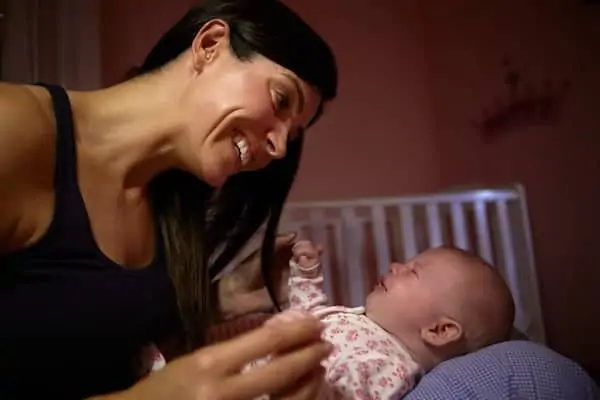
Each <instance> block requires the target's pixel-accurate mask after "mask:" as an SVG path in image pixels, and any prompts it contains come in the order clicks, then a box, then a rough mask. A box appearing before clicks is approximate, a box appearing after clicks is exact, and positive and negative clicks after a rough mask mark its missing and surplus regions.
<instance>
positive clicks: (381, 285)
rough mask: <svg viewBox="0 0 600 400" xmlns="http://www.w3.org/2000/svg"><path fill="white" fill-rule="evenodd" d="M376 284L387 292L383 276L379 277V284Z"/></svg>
mask: <svg viewBox="0 0 600 400" xmlns="http://www.w3.org/2000/svg"><path fill="white" fill-rule="evenodd" d="M377 286H380V287H381V288H383V290H385V291H386V292H387V287H385V277H383V276H382V277H381V278H379V284H378V285H377Z"/></svg>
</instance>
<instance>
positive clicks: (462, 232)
mask: <svg viewBox="0 0 600 400" xmlns="http://www.w3.org/2000/svg"><path fill="white" fill-rule="evenodd" d="M450 214H451V215H452V233H453V235H454V245H455V246H456V247H458V248H460V249H463V250H470V249H469V238H468V233H467V220H466V218H465V212H464V209H463V205H462V203H459V202H454V203H452V204H451V205H450Z"/></svg>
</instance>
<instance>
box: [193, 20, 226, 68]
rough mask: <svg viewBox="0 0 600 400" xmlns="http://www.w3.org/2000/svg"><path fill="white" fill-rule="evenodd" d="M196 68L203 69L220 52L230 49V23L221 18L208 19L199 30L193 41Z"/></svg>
mask: <svg viewBox="0 0 600 400" xmlns="http://www.w3.org/2000/svg"><path fill="white" fill-rule="evenodd" d="M191 49H192V57H193V62H194V69H195V70H196V72H201V71H202V69H203V68H204V67H205V66H206V65H208V64H210V63H211V62H213V61H214V60H215V59H216V58H217V57H218V56H219V53H220V52H222V51H224V50H228V49H229V25H228V24H227V22H225V21H223V20H221V19H213V20H211V21H208V22H207V23H206V24H204V26H203V27H202V28H201V29H200V30H199V31H198V33H197V34H196V37H195V38H194V41H193V42H192V47H191Z"/></svg>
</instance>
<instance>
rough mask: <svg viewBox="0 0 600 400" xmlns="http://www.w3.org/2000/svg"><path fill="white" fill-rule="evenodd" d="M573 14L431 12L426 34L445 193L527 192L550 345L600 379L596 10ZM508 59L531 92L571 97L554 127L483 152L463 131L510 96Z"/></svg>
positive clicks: (493, 4) (575, 5) (553, 10)
mask: <svg viewBox="0 0 600 400" xmlns="http://www.w3.org/2000/svg"><path fill="white" fill-rule="evenodd" d="M526 3H527V5H525V4H526ZM579 3H583V2H578V1H570V0H569V1H555V0H554V1H545V0H537V1H536V0H530V1H521V4H522V6H521V7H519V8H518V9H517V8H516V7H515V4H516V3H515V2H506V1H489V0H488V1H486V2H480V1H477V0H461V1H454V2H452V4H453V5H452V6H450V3H449V2H445V3H444V2H439V4H438V6H437V7H435V8H429V9H427V11H426V13H425V20H424V24H425V26H426V27H427V29H426V40H425V43H426V50H427V68H428V76H427V80H428V82H429V86H430V88H431V89H432V90H431V92H430V98H431V100H432V105H433V115H434V119H433V121H432V123H433V125H434V129H433V131H434V132H435V141H436V145H437V146H438V149H439V150H440V151H439V152H438V160H437V161H438V162H439V167H440V172H441V176H440V179H441V184H442V186H444V187H446V186H450V185H456V184H470V183H477V184H503V183H507V182H514V181H520V182H522V183H524V184H525V185H526V188H527V190H528V195H529V201H530V208H531V217H532V224H533V229H534V241H535V245H536V256H537V263H538V271H539V277H540V281H541V290H542V296H543V299H542V300H543V308H544V310H545V314H546V323H547V330H548V333H549V339H550V342H551V344H552V345H553V346H554V347H555V348H557V349H559V350H560V351H562V352H565V353H567V354H568V355H571V356H572V357H574V358H576V359H578V360H581V361H582V362H584V363H585V364H588V365H590V366H593V367H594V368H598V366H600V345H599V344H600V342H599V341H598V337H597V335H596V330H595V329H594V328H595V327H600V313H599V312H597V311H592V310H593V309H594V308H595V305H596V304H598V302H599V301H600V296H599V295H598V285H599V284H600V268H599V265H600V256H599V255H598V252H597V251H595V249H596V248H597V247H596V246H598V242H597V240H598V234H597V231H596V230H595V229H598V227H599V224H600V207H598V203H599V200H600V193H599V186H598V183H599V182H600V167H599V166H598V164H597V161H596V160H597V159H598V157H599V156H600V140H599V136H598V134H599V133H600V118H599V115H598V111H599V110H600V109H599V108H598V93H599V92H600V74H599V73H598V71H600V52H599V51H598V49H600V8H598V7H595V8H592V7H584V6H581V5H580V4H579ZM505 54H507V55H509V56H510V57H511V59H512V60H513V63H514V64H516V65H518V66H521V67H522V72H523V75H524V80H526V82H527V83H529V82H530V83H533V84H534V85H541V83H542V82H543V81H544V80H545V79H553V80H556V81H557V82H560V81H561V80H563V79H565V78H567V79H569V80H571V82H572V84H571V89H570V92H569V93H568V97H567V98H566V102H565V104H564V110H563V114H562V118H561V119H560V121H559V122H558V123H557V124H555V125H554V126H548V127H535V126H532V127H529V128H523V129H516V130H513V131H509V132H507V133H506V135H505V136H504V137H500V138H498V140H496V141H495V142H493V143H490V144H485V143H484V142H483V141H482V140H481V139H480V137H479V136H478V135H477V132H476V131H475V130H474V129H473V128H472V127H471V126H470V121H471V119H473V118H474V117H477V116H479V115H480V112H481V109H482V108H483V107H484V106H488V105H490V104H492V103H493V101H494V98H495V97H497V96H498V95H501V94H505V93H506V90H505V89H503V87H502V79H503V72H502V71H503V70H502V68H501V67H500V60H501V58H502V56H503V55H505ZM538 87H539V86H538ZM442 149H443V151H442Z"/></svg>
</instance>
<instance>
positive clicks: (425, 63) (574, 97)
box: [102, 0, 600, 367]
mask: <svg viewBox="0 0 600 400" xmlns="http://www.w3.org/2000/svg"><path fill="white" fill-rule="evenodd" d="M190 3H192V1H190V0H170V1H158V0H156V1H149V0H143V1H142V0H130V1H128V2H117V1H116V0H104V1H103V2H102V6H103V10H102V17H103V23H102V26H103V32H102V38H103V71H104V77H105V81H106V82H107V83H111V82H114V81H116V80H118V79H120V78H121V77H122V75H123V74H124V73H125V71H126V70H127V69H128V68H129V67H131V66H132V65H133V64H136V63H139V62H140V61H141V60H142V58H143V56H144V55H145V53H146V52H147V51H148V49H149V48H150V46H151V45H152V44H153V42H154V41H155V40H156V39H157V38H158V36H159V35H160V33H161V32H162V31H163V30H165V29H166V28H167V27H168V26H169V25H170V24H171V23H172V22H173V21H174V20H175V19H176V18H178V17H179V16H180V15H181V13H182V12H183V11H184V10H185V9H186V7H187V6H188V4H190ZM288 3H289V4H290V5H292V6H293V7H294V8H295V9H296V10H298V12H299V13H300V14H302V15H303V16H305V17H306V19H307V20H309V21H310V23H311V24H312V25H313V26H314V27H315V28H316V29H317V30H318V31H319V32H321V33H322V34H323V35H324V36H325V37H326V38H327V40H328V41H329V42H330V43H331V45H332V46H333V47H334V50H335V52H336V54H337V56H338V60H339V63H340V79H341V82H340V90H339V100H337V101H336V102H335V103H334V104H332V105H331V107H330V109H329V110H328V112H327V114H326V116H325V117H324V119H323V121H322V122H321V123H320V124H319V125H318V126H317V127H316V128H315V129H314V130H313V131H311V133H310V135H309V137H308V141H307V149H306V156H305V158H304V160H303V165H302V168H301V172H300V176H299V179H298V182H297V184H296V187H295V190H294V193H293V197H294V198H295V199H327V198H343V197H355V196H378V195H394V194H402V193H407V192H418V191H430V190H438V189H441V188H446V187H449V186H454V185H465V184H485V185H490V184H505V183H510V182H514V181H520V182H523V183H525V184H526V186H527V188H528V192H529V196H530V206H531V212H532V219H533V225H534V228H535V238H534V240H535V244H536V249H537V258H538V264H539V265H538V269H539V275H540V280H541V284H542V297H543V304H544V307H545V314H546V320H547V326H548V332H549V336H550V340H551V344H552V345H553V347H555V348H556V349H558V350H559V351H561V352H563V353H566V354H567V355H569V356H572V357H574V358H575V359H577V360H578V361H580V362H583V363H584V364H586V365H590V366H592V367H600V350H599V349H598V346H595V347H596V349H593V347H594V346H593V343H594V342H595V343H598V341H597V333H596V332H595V330H594V329H593V327H596V326H600V313H598V312H592V311H587V310H589V308H588V307H590V306H593V305H594V304H595V303H597V302H598V300H600V298H599V296H597V295H596V290H597V289H596V286H598V283H600V268H598V264H600V256H598V255H597V252H594V251H593V250H594V244H595V243H594V240H595V239H596V235H594V233H593V231H592V226H594V225H597V224H598V222H600V211H599V210H600V208H599V207H596V208H594V207H592V206H593V204H594V203H595V202H597V201H598V198H599V196H598V194H597V189H596V186H597V184H595V182H597V181H598V167H597V166H596V165H595V163H594V158H595V157H597V155H599V154H600V152H599V150H600V149H599V145H598V140H597V139H595V138H594V137H593V134H592V132H597V131H599V130H600V129H599V128H600V119H598V118H597V117H596V115H594V110H593V101H592V100H593V99H594V95H595V94H596V93H598V92H599V91H600V80H599V77H598V73H597V72H596V74H594V71H599V70H600V68H599V67H600V59H599V58H598V51H597V50H595V49H598V48H600V43H599V40H598V38H600V31H599V28H598V27H600V23H599V21H600V15H599V14H600V12H599V11H600V10H598V9H595V10H594V9H587V8H584V7H583V6H579V5H578V3H579V2H578V1H577V0H569V1H567V0H564V1H561V0H553V1H542V0H528V1H521V2H520V3H519V4H521V5H520V6H519V7H518V8H516V7H515V4H516V3H515V2H510V5H509V4H508V3H506V2H504V1H502V0H496V1H492V0H488V1H487V2H480V1H476V0H461V1H454V2H452V4H453V5H452V6H450V5H449V3H448V2H446V3H447V4H446V5H444V4H445V3H444V2H433V1H431V2H424V1H419V0H407V1H402V2H400V1H394V0H378V1H376V2H375V1H373V2H370V3H369V4H370V5H369V7H365V6H364V4H366V3H365V2H364V1H357V0H356V1H350V0H328V1H324V2H318V6H316V4H317V2H313V1H301V0H288ZM426 3H427V4H426ZM432 4H435V7H433V6H432ZM542 4H544V6H543V7H542ZM561 4H565V5H561ZM566 4H568V5H566ZM338 15H343V17H341V16H338ZM594 24H596V27H594ZM594 29H595V31H594ZM594 40H595V42H594ZM504 54H507V55H509V56H510V57H511V58H512V59H514V61H515V62H516V63H517V64H518V65H521V66H522V67H523V72H524V73H525V74H526V78H527V79H531V80H532V81H534V82H536V81H537V80H543V79H546V78H550V79H559V80H560V79H563V78H568V79H570V80H571V81H572V82H573V86H572V90H571V92H570V95H569V97H568V100H567V102H566V104H565V109H564V115H563V118H562V120H561V121H560V123H559V124H557V125H556V126H553V127H542V128H536V127H532V128H526V129H520V130H516V131H513V132H509V133H508V134H507V135H506V136H505V137H501V138H499V140H497V141H496V142H495V143H493V144H484V143H483V142H482V141H481V139H480V137H479V136H478V135H477V132H476V131H475V130H474V129H473V128H472V127H471V125H470V121H471V120H472V119H473V118H475V117H477V116H478V115H479V113H480V111H481V109H482V108H483V107H484V106H486V105H487V104H488V103H490V102H492V101H493V99H494V97H495V96H497V95H499V94H501V93H502V78H503V77H502V73H501V70H500V67H499V65H500V64H499V63H500V59H501V57H502V56H503V55H504ZM596 104H597V102H596ZM596 107H597V106H596ZM563 182H565V183H568V184H569V185H570V187H569V189H568V190H567V189H566V188H565V187H564V186H563Z"/></svg>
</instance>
